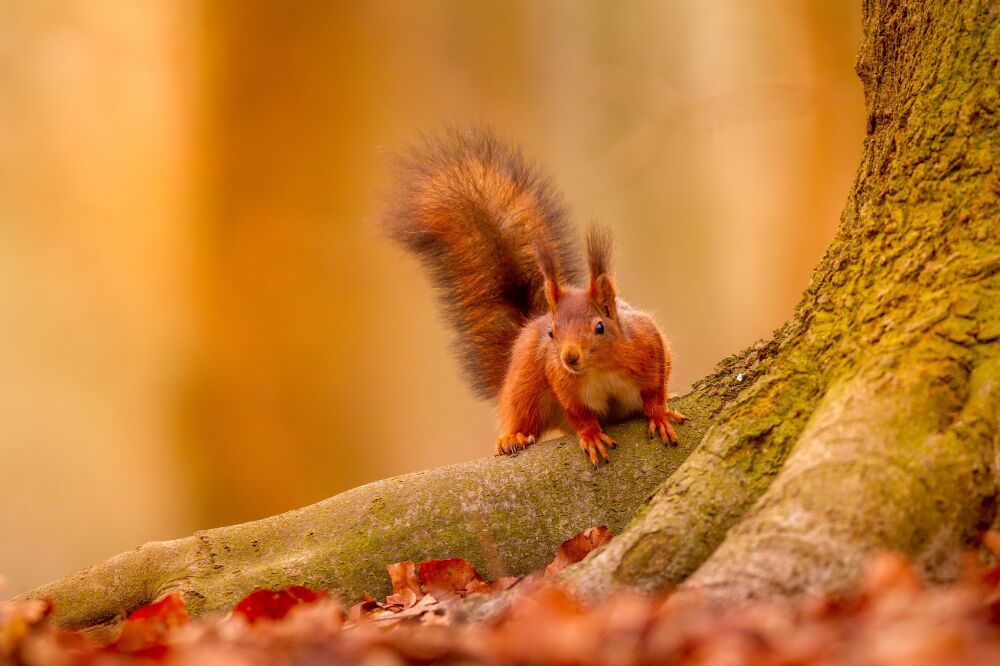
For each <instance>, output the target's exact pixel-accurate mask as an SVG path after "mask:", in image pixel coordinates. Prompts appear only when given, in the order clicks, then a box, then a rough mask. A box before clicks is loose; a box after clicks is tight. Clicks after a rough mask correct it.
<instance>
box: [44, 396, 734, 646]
mask: <svg viewBox="0 0 1000 666" xmlns="http://www.w3.org/2000/svg"><path fill="white" fill-rule="evenodd" d="M713 403H714V401H712V400H710V399H709V400H706V399H704V397H703V396H701V395H697V394H695V395H692V396H688V397H686V398H682V399H680V400H677V401H675V405H676V406H677V407H678V408H683V409H685V410H686V411H687V412H688V415H689V416H690V417H691V418H690V419H689V420H688V422H687V423H685V424H683V425H681V426H679V427H678V434H679V436H680V439H681V444H680V446H664V445H663V444H662V443H660V442H659V440H654V439H649V438H648V436H647V435H646V431H645V423H644V422H632V423H625V424H621V425H619V426H615V427H613V428H611V430H610V432H611V433H612V434H613V435H614V437H615V438H616V439H617V440H618V442H619V443H620V446H619V447H618V448H617V449H614V450H613V451H612V463H611V464H608V465H601V466H600V467H596V468H595V467H593V466H591V464H590V462H589V460H587V458H586V456H584V455H583V454H582V453H581V452H580V449H579V447H578V446H577V444H576V442H575V441H573V440H571V439H569V438H562V439H559V440H554V441H550V442H541V443H539V444H536V445H534V446H532V447H529V448H528V449H526V450H525V451H522V452H519V453H517V454H515V455H513V456H504V457H496V458H486V459H481V460H474V461H472V462H469V463H463V464H458V465H451V466H448V467H442V468H439V469H434V470H429V471H425V472H417V473H414V474H407V475H404V476H399V477H395V478H391V479H386V480H384V481H378V482H376V483H371V484H368V485H365V486H362V487H359V488H355V489H353V490H350V491H347V492H345V493H341V494H340V495H336V496H334V497H331V498H329V499H327V500H324V501H322V502H319V503H317V504H314V505H312V506H308V507H305V508H303V509H297V510H295V511H290V512H288V513H285V514H281V515H279V516H273V517H270V518H265V519H263V520H259V521H255V522H250V523H244V524H241V525H232V526H229V527H222V528H218V529H212V530H206V531H204V532H198V533H196V534H194V535H193V536H191V537H187V538H184V539H178V540H174V541H163V542H154V543H149V544H146V545H144V546H141V547H139V548H138V549H136V550H134V551H130V552H126V553H122V554H121V555H118V556H116V557H114V558H111V559H110V560H108V561H106V562H103V563H101V564H97V565H95V566H93V567H90V568H89V569H85V570H83V571H81V572H78V573H76V574H73V575H71V576H68V577H66V578H64V579H61V580H58V581H55V582H53V583H50V584H48V585H45V586H43V587H40V588H38V589H36V590H33V591H31V592H29V593H28V594H26V595H24V596H25V597H34V598H39V597H48V598H50V599H52V600H53V601H54V602H55V615H54V618H55V620H56V621H57V622H59V623H60V624H62V625H64V626H67V627H76V628H82V627H90V628H93V627H101V626H104V627H113V626H114V625H115V624H116V623H117V622H119V621H120V620H121V619H122V618H123V617H124V616H126V615H127V614H128V613H129V612H130V611H132V610H135V609H136V608H139V607H141V606H143V605H145V604H148V603H150V602H152V601H154V600H155V599H157V598H159V597H161V596H163V595H165V594H169V593H171V592H180V593H181V595H182V596H183V598H184V601H185V603H186V604H187V607H188V609H189V611H190V612H191V613H192V614H193V615H199V614H203V613H209V612H217V611H226V610H228V609H229V608H231V607H232V605H233V604H234V603H235V602H236V601H238V600H239V599H240V598H241V597H243V596H245V595H246V594H248V593H250V592H252V591H253V590H255V589H259V588H272V589H275V588H282V587H285V586H288V585H292V584H301V585H307V586H309V587H312V588H317V589H319V588H327V589H329V590H330V591H331V592H332V593H334V594H338V595H341V596H343V597H344V598H345V599H346V600H347V601H348V602H350V603H353V602H355V601H357V600H359V599H360V598H361V597H362V596H363V594H364V593H365V592H370V593H372V594H373V595H376V596H385V595H386V594H388V592H389V591H390V590H389V578H388V575H387V574H386V570H385V565H386V564H389V563H392V562H399V561H402V560H416V561H419V560H425V559H443V558H449V557H464V558H466V559H468V560H470V561H471V562H472V563H473V564H474V565H475V566H476V567H477V568H478V569H479V570H480V571H482V572H483V573H484V574H489V575H493V576H498V575H505V574H523V573H528V572H530V571H533V570H535V569H538V568H540V567H543V566H545V564H546V563H547V562H548V561H549V560H551V558H552V556H553V554H554V552H555V550H556V549H557V548H558V546H559V544H560V543H561V542H562V541H564V540H566V539H568V538H569V537H571V536H573V535H574V534H576V533H577V532H579V531H581V530H583V529H586V528H587V527H591V526H593V525H601V524H603V525H607V526H608V527H609V528H610V529H611V530H612V532H615V533H617V532H619V531H621V529H622V528H623V527H624V525H625V523H626V522H627V521H628V520H629V518H630V517H631V516H632V515H633V514H634V513H635V511H636V509H637V508H638V507H639V506H640V505H641V504H642V503H643V502H644V501H646V500H647V499H648V498H649V496H650V494H651V493H652V492H653V491H654V490H655V489H656V487H657V485H658V484H659V483H660V482H661V481H662V480H663V479H664V478H666V477H668V476H669V475H670V474H672V473H673V472H674V470H676V469H677V467H678V466H679V465H680V463H681V462H682V461H683V460H684V459H685V458H686V457H687V455H688V454H690V452H691V450H692V449H693V448H694V445H695V444H697V442H698V441H699V440H700V439H701V436H702V434H703V432H704V429H705V426H706V425H707V423H708V422H709V420H710V419H711V417H712V413H711V405H712V404H713Z"/></svg>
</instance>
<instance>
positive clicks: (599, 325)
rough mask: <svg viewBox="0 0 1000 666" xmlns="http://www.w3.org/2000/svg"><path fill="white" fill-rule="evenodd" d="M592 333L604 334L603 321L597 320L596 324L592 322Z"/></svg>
mask: <svg viewBox="0 0 1000 666" xmlns="http://www.w3.org/2000/svg"><path fill="white" fill-rule="evenodd" d="M594 333H597V334H598V335H604V322H603V321H599V322H597V323H596V324H594Z"/></svg>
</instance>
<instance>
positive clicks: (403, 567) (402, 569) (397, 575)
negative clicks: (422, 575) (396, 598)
mask: <svg viewBox="0 0 1000 666" xmlns="http://www.w3.org/2000/svg"><path fill="white" fill-rule="evenodd" d="M385 569H386V571H388V572H389V580H390V581H392V592H393V594H398V593H400V592H403V591H404V590H410V591H411V592H413V594H415V595H416V596H417V599H419V598H420V597H422V596H424V591H423V590H422V589H421V588H420V579H419V578H418V577H417V565H416V564H414V563H413V562H411V561H410V560H406V561H405V562H396V563H395V564H389V565H386V567H385Z"/></svg>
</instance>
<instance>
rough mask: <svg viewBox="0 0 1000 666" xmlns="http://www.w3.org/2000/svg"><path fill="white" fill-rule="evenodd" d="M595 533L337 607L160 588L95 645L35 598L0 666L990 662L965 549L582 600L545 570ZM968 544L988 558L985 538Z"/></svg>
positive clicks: (983, 569) (419, 565)
mask: <svg viewBox="0 0 1000 666" xmlns="http://www.w3.org/2000/svg"><path fill="white" fill-rule="evenodd" d="M609 540H610V533H608V531H607V529H606V528H591V529H590V530H586V531H584V532H582V533H580V534H578V535H576V536H575V537H573V538H571V539H569V540H567V541H566V542H565V543H563V545H562V546H560V548H559V550H558V552H557V554H556V556H555V558H554V560H553V561H552V563H551V564H549V566H547V567H546V568H545V569H544V570H543V571H540V572H536V573H535V574H531V575H529V576H524V577H500V578H497V579H496V580H494V581H487V580H485V579H484V578H483V576H482V575H481V574H480V573H479V572H478V571H476V569H475V567H473V566H472V564H470V563H469V562H466V561H465V560H461V559H458V558H454V559H450V560H428V561H424V562H410V561H407V562H398V563H395V564H390V565H388V566H387V571H388V574H389V579H390V581H391V583H392V593H391V594H389V595H388V596H387V597H386V599H385V600H384V601H376V600H375V599H374V598H372V597H371V596H370V595H366V598H365V600H364V601H362V602H361V603H359V604H356V605H355V606H353V607H351V608H350V609H345V607H344V606H343V604H342V603H341V602H340V601H339V600H337V599H335V598H332V597H331V596H330V595H328V594H326V593H325V592H323V591H314V590H310V589H308V588H305V587H301V586H292V587H289V588H286V589H284V590H276V591H271V590H257V591H255V592H253V593H251V594H250V595H248V596H247V597H246V598H244V599H243V600H242V601H240V602H239V603H238V604H237V605H236V606H235V607H234V608H233V610H232V612H230V613H229V614H228V615H226V616H224V617H206V618H199V619H195V620H191V619H189V618H188V613H187V610H186V608H185V607H184V604H183V602H182V600H181V597H180V596H179V595H177V594H173V595H168V596H166V597H164V598H162V599H160V600H158V601H157V602H156V603H154V604H151V605H149V606H146V607H144V608H142V609H139V610H137V611H135V612H133V613H132V614H130V615H129V617H128V618H127V619H126V620H125V622H123V623H122V628H121V633H120V635H119V638H118V639H117V640H116V641H115V642H113V643H110V644H99V643H96V642H94V641H91V640H89V639H87V638H85V637H84V636H83V635H81V634H79V633H76V632H71V631H65V630H61V629H58V628H56V627H55V626H54V625H53V624H52V623H51V622H49V621H48V618H49V616H50V614H51V611H52V606H51V604H50V603H48V602H46V601H21V602H16V603H14V602H7V603H4V604H0V664H2V665H4V666H6V665H7V664H25V665H30V666H34V665H36V664H85V665H94V666H117V665H131V664H155V663H167V664H181V665H188V664H191V665H194V664H199V665H200V664H217V665H219V666H242V665H248V666H249V665H251V664H254V665H256V664H303V665H304V664H314V663H323V664H359V663H360V664H372V665H373V666H374V665H396V664H431V663H435V664H580V665H590V664H593V665H597V664H610V665H612V666H617V665H621V666H627V665H631V664H659V663H677V664H748V665H768V666H777V665H779V664H782V665H790V664H802V665H808V664H816V665H827V664H830V665H833V664H873V665H882V664H886V665H888V664H916V665H924V664H926V665H928V666H929V665H931V664H934V665H937V664H945V665H947V664H985V663H1000V566H992V567H989V566H986V565H984V564H983V563H982V561H981V559H980V558H979V557H978V556H972V555H970V556H969V557H968V558H966V561H965V563H964V567H963V573H962V575H961V578H960V580H959V581H958V582H956V583H954V584H952V585H947V586H938V587H928V586H926V585H924V583H923V582H922V581H921V580H920V577H919V575H918V573H917V570H916V569H915V568H914V566H913V565H911V564H910V563H909V562H908V561H907V560H906V559H905V558H903V557H902V556H899V555H895V554H891V553H884V554H880V555H878V556H876V557H874V558H873V560H872V561H871V562H870V564H869V565H868V567H867V570H866V573H865V576H864V582H863V584H862V585H861V587H860V589H859V590H857V592H856V593H855V594H853V595H851V596H848V597H843V598H832V597H830V598H803V599H798V600H792V601H754V602H747V603H744V604H738V605H732V604H730V605H720V604H713V603H710V602H709V601H707V600H705V599H703V598H702V597H701V596H699V594H698V593H697V592H696V591H694V592H692V591H685V592H678V593H676V594H673V595H663V596H660V597H650V596H641V595H638V594H631V593H618V594H615V595H612V596H610V597H608V598H606V599H604V600H602V601H601V602H599V603H596V604H585V603H582V602H581V601H580V600H579V599H578V598H576V597H575V596H574V595H573V593H572V591H571V590H568V589H566V588H564V587H562V586H561V585H559V584H554V583H552V582H551V580H552V579H551V576H552V574H554V573H558V572H559V571H561V570H562V569H564V568H565V567H566V566H569V565H570V564H573V563H575V562H578V561H580V560H582V559H583V558H585V557H586V556H587V555H589V554H590V553H591V552H594V550H596V549H597V548H600V547H601V546H602V545H604V544H606V543H607V542H608V541H609ZM983 542H984V545H985V546H987V548H989V549H990V550H992V551H993V553H994V556H1000V534H995V533H988V534H987V535H986V536H985V537H984V539H983ZM515 585H516V586H517V588H518V590H517V594H516V595H515V596H513V597H512V598H511V602H510V605H509V606H508V607H507V609H506V610H505V611H504V612H502V613H501V614H500V615H499V616H498V617H496V618H494V619H493V620H491V621H488V622H482V623H460V622H455V621H452V618H451V613H450V610H451V609H452V608H453V607H454V604H457V603H462V599H464V598H466V597H469V596H471V595H478V594H495V593H497V592H501V591H504V590H508V589H510V588H511V587H513V586H515Z"/></svg>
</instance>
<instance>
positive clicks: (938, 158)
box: [571, 0, 1000, 598]
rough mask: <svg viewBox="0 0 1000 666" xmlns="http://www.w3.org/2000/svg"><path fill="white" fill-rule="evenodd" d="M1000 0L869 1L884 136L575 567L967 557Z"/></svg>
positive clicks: (708, 586)
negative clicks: (823, 235)
mask: <svg viewBox="0 0 1000 666" xmlns="http://www.w3.org/2000/svg"><path fill="white" fill-rule="evenodd" d="M997 15H998V7H997V5H996V4H995V3H991V2H987V1H985V0H984V1H980V2H948V1H946V0H942V1H941V2H931V1H927V2H921V1H919V0H868V1H866V2H865V7H864V40H863V43H862V45H861V50H860V53H859V55H858V61H857V71H858V74H859V76H860V77H861V80H862V82H863V84H864V89H865V98H866V104H867V109H868V136H867V139H866V141H865V150H864V156H863V159H862V163H861V167H860V169H859V171H858V175H857V178H856V180H855V183H854V187H853V191H852V192H851V195H850V198H849V199H848V203H847V207H846V209H845V210H844V213H843V216H842V219H841V225H840V228H839V230H838V232H837V235H836V237H835V238H834V240H833V242H832V243H831V244H830V247H829V248H828V250H827V252H826V254H825V256H824V257H823V259H822V260H821V262H820V264H819V266H818V267H817V268H816V270H815V272H814V274H813V278H812V282H811V284H810V285H809V287H808V288H807V290H806V292H805V294H804V297H803V300H802V302H801V303H800V305H799V306H798V307H797V308H796V312H795V315H794V317H793V318H792V320H791V321H790V322H788V323H787V324H786V325H785V326H784V327H783V328H782V329H781V330H780V332H779V333H778V334H777V335H776V338H775V341H774V344H773V345H772V346H771V347H769V348H768V349H769V351H772V352H773V353H769V354H766V355H765V358H764V359H763V360H762V359H761V355H759V354H755V353H753V352H751V353H750V354H746V355H744V356H743V357H742V358H743V360H742V362H738V363H736V365H737V367H747V368H756V370H755V371H753V372H750V373H749V375H748V374H747V372H746V371H744V381H743V384H744V388H742V390H740V392H739V394H738V395H737V396H736V397H735V398H733V399H731V400H729V401H728V402H727V404H726V406H725V407H724V409H723V411H722V413H721V414H720V416H719V418H718V419H716V421H715V423H714V425H713V426H712V427H711V428H710V429H709V430H708V432H707V433H706V435H705V438H704V439H703V441H702V443H701V445H700V446H699V447H698V449H697V450H696V451H695V452H694V454H693V455H692V456H691V457H690V458H689V459H688V460H687V461H686V462H685V464H684V465H682V466H681V468H680V469H679V470H678V471H677V473H675V474H674V475H673V476H672V477H671V478H670V479H669V480H668V481H667V482H665V483H664V485H663V486H661V488H660V489H659V490H658V491H657V495H656V497H655V499H654V501H653V503H652V505H651V508H650V510H649V511H647V512H646V513H645V515H644V516H642V517H641V518H639V519H638V520H636V521H635V522H634V523H633V524H632V525H631V526H630V527H629V529H628V530H627V531H626V532H625V533H624V534H622V535H621V536H620V537H619V538H617V539H616V540H615V541H614V542H613V543H612V544H611V545H610V547H608V548H606V549H605V550H604V551H603V552H601V553H600V554H599V555H598V556H597V557H595V558H593V559H592V560H589V561H587V562H586V563H584V564H583V565H581V566H580V567H577V569H576V571H574V572H572V574H571V577H572V579H573V580H574V581H575V582H577V583H578V584H579V585H580V586H581V588H582V589H585V590H588V591H590V593H591V594H595V595H599V594H601V593H604V592H606V591H607V590H608V589H610V588H611V587H613V586H615V585H620V584H625V585H629V586H637V587H640V588H642V589H647V590H654V589H662V588H663V587H665V586H673V585H678V584H681V583H683V585H684V587H698V588H701V589H703V590H704V591H705V592H706V593H708V594H711V595H713V596H720V597H725V598H732V597H750V596H762V595H773V594H782V595H788V594H798V593H819V592H839V591H846V590H847V589H849V588H851V587H853V586H854V585H855V584H856V582H857V577H858V575H859V573H860V572H861V570H862V568H861V566H860V565H861V564H862V562H863V560H864V559H865V558H867V557H868V556H869V555H870V554H871V553H872V552H874V551H876V550H880V549H894V550H897V551H900V552H903V553H905V554H907V555H909V556H911V557H913V558H914V559H915V560H916V561H917V562H918V564H919V565H920V566H921V567H922V568H923V570H924V572H925V573H926V575H927V576H928V577H929V578H930V579H932V580H947V579H950V578H953V577H954V575H955V573H956V567H957V565H958V556H959V554H960V552H961V550H962V549H963V548H964V547H966V546H968V545H970V543H972V541H973V539H974V538H975V537H976V535H977V533H978V532H979V531H981V530H983V529H984V528H987V527H989V526H990V525H991V524H993V523H994V521H995V519H996V493H997V476H996V469H995V464H996V460H997V459H996V456H997V454H998V444H1000V439H998V438H1000V428H998V418H1000V417H998V413H1000V348H998V347H1000V345H998V338H1000V214H998V213H1000V211H998V205H997V194H998V193H997V174H996V172H995V170H994V167H995V164H996V162H997V156H998V150H997V110H998V101H1000V99H998V97H1000V96H998V88H997V82H998V81H1000V71H998V58H1000V48H998V47H1000V23H998V19H997Z"/></svg>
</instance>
